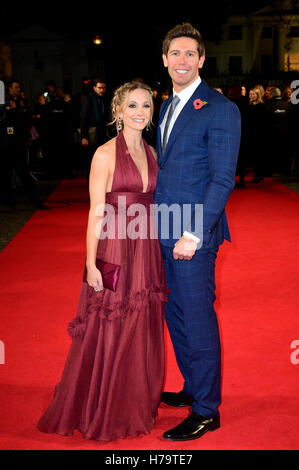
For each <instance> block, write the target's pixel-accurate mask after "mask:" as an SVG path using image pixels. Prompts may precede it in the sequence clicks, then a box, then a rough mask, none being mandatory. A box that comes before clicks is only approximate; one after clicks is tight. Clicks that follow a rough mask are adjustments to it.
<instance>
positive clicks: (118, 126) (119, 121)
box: [117, 116, 123, 132]
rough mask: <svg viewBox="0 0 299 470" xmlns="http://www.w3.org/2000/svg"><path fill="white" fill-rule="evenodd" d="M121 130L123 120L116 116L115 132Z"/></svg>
mask: <svg viewBox="0 0 299 470" xmlns="http://www.w3.org/2000/svg"><path fill="white" fill-rule="evenodd" d="M122 128H123V120H122V117H121V116H118V120H117V131H118V132H120V131H121V130H122Z"/></svg>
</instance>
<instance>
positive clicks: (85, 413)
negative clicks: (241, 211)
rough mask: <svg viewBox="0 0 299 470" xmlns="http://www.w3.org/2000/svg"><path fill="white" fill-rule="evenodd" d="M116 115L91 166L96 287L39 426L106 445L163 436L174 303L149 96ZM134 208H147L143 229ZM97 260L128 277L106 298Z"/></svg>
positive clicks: (118, 106)
mask: <svg viewBox="0 0 299 470" xmlns="http://www.w3.org/2000/svg"><path fill="white" fill-rule="evenodd" d="M112 112H113V117H114V122H116V123H117V128H118V131H119V133H118V136H117V137H116V138H113V139H112V140H110V141H109V142H107V143H105V144H104V145H103V146H101V147H99V148H98V149H97V151H96V152H95V154H94V157H93V160H92V165H91V173H90V211H89V218H88V226H87V237H86V239H87V254H86V269H87V283H84V282H83V284H82V288H81V295H80V299H79V306H78V311H77V317H76V318H75V319H74V320H73V321H72V322H71V323H70V324H69V328H68V330H69V333H70V335H71V336H72V338H73V340H72V345H71V349H70V352H69V355H68V358H67V362H66V365H65V369H64V373H63V376H62V379H61V382H60V383H59V384H58V385H57V386H56V392H55V396H54V399H53V401H52V403H51V405H50V407H49V408H48V410H47V411H46V413H45V414H44V416H43V417H42V418H41V420H40V421H39V423H38V428H39V429H40V430H41V431H44V432H56V433H58V434H63V435H71V434H72V433H73V431H74V429H78V430H79V431H80V432H81V433H82V434H83V437H85V438H86V439H95V440H105V441H108V440H113V439H117V438H119V437H122V438H123V437H126V436H136V435H138V434H139V433H148V432H149V431H150V430H151V429H152V428H153V426H154V423H155V418H156V415H157V409H158V406H159V403H160V398H161V394H162V385H163V379H164V343H163V326H164V302H165V301H166V300H167V293H168V289H167V286H166V280H165V272H164V265H163V261H162V257H161V251H160V245H159V241H158V239H157V237H150V230H151V228H150V223H153V221H154V219H155V218H153V217H152V215H153V214H152V213H151V212H152V211H151V207H150V206H151V204H154V190H155V185H156V178H157V171H158V169H157V163H156V160H155V157H154V155H155V153H154V150H153V149H152V148H150V147H149V146H148V145H147V143H146V142H145V141H144V140H143V139H142V131H143V129H145V128H146V127H147V126H148V125H149V124H150V121H151V116H152V113H153V104H152V96H151V90H150V88H148V87H147V85H145V84H144V83H136V82H135V83H126V84H124V85H123V86H121V87H120V88H119V89H118V90H116V92H115V95H114V98H113V101H112ZM120 202H121V204H120ZM105 204H106V205H105ZM133 204H139V205H138V207H139V208H140V207H141V208H143V211H141V216H138V224H135V223H134V222H135V221H136V219H134V215H135V214H134V210H132V209H134V207H136V206H133ZM104 205H105V206H104ZM103 207H104V208H105V212H104V210H103ZM152 207H153V206H152ZM105 214H108V215H105ZM127 214H130V215H129V216H128V215H127ZM132 214H133V215H132ZM104 215H105V219H104V218H103V216H104ZM107 227H110V228H111V227H112V229H111V230H112V231H111V232H110V229H109V228H108V230H106V228H107ZM132 227H133V228H132ZM134 227H135V229H136V230H134ZM140 228H141V229H142V230H141V231H143V235H142V236H140V237H139V238H138V237H136V231H137V232H138V230H140ZM104 229H105V230H104ZM113 229H114V231H115V232H116V233H112V232H113ZM145 231H146V233H145ZM104 232H106V234H107V233H109V236H104ZM145 235H146V236H145ZM99 236H100V238H101V239H100V240H99V239H98V238H99ZM96 258H99V259H101V260H104V261H107V262H110V263H114V264H117V265H119V266H120V267H121V269H120V275H119V280H118V284H117V288H116V291H115V292H114V291H112V290H109V289H104V288H103V279H102V275H101V272H100V271H99V269H98V268H97V267H96Z"/></svg>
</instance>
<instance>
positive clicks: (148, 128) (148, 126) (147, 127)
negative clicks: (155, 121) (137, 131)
mask: <svg viewBox="0 0 299 470" xmlns="http://www.w3.org/2000/svg"><path fill="white" fill-rule="evenodd" d="M145 130H146V131H149V130H150V124H149V122H148V123H147V125H146V128H145Z"/></svg>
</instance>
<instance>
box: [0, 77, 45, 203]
mask: <svg viewBox="0 0 299 470" xmlns="http://www.w3.org/2000/svg"><path fill="white" fill-rule="evenodd" d="M7 90H8V95H7V98H6V100H5V106H4V114H3V115H2V117H3V119H2V121H1V190H2V196H3V201H4V203H6V204H7V205H8V206H9V207H10V208H11V209H15V206H16V195H15V191H14V189H13V185H12V176H13V171H15V172H16V173H17V175H18V177H19V179H20V181H21V183H22V187H23V190H24V192H25V193H26V194H27V196H28V198H29V200H30V202H31V204H32V205H33V207H35V208H37V209H48V207H46V206H44V205H43V204H42V202H41V200H40V198H39V196H38V194H37V190H36V185H35V181H34V179H33V178H32V175H31V173H30V171H29V167H28V141H29V138H30V128H31V116H30V113H29V110H28V108H27V107H26V106H25V100H24V98H23V97H22V95H21V86H20V83H19V82H18V81H17V80H12V81H10V82H9V83H8V84H7Z"/></svg>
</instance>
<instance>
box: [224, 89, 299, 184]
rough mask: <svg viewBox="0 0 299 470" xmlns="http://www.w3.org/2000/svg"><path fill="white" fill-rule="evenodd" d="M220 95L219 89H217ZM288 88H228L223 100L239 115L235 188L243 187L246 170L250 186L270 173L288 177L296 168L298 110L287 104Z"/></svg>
mask: <svg viewBox="0 0 299 470" xmlns="http://www.w3.org/2000/svg"><path fill="white" fill-rule="evenodd" d="M219 91H220V92H222V90H221V89H220V90H219ZM292 92H293V90H292V88H291V87H290V86H288V85H287V86H284V87H282V88H279V87H278V86H276V85H271V84H269V85H267V86H266V87H265V88H264V87H263V86H262V85H260V84H257V85H255V86H253V87H252V88H250V89H249V90H248V92H247V90H246V87H245V86H241V85H237V86H233V87H231V88H229V89H228V91H227V97H228V98H229V99H230V100H232V101H233V102H235V104H236V105H237V106H238V108H239V110H240V113H241V118H242V120H241V122H242V132H241V144H240V150H239V158H238V167H237V174H238V176H239V180H238V183H237V186H238V187H244V185H245V175H246V172H247V171H248V169H249V170H250V171H252V170H253V172H254V177H253V178H252V179H251V180H250V182H251V183H261V182H262V181H264V177H266V176H272V175H273V174H277V173H278V174H283V175H284V176H290V175H291V174H292V172H294V171H295V169H296V160H297V159H298V146H297V144H296V131H297V130H298V129H299V108H298V106H296V105H295V104H293V103H292V101H291V96H292Z"/></svg>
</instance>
